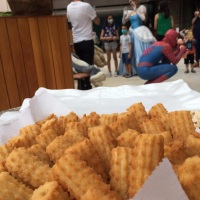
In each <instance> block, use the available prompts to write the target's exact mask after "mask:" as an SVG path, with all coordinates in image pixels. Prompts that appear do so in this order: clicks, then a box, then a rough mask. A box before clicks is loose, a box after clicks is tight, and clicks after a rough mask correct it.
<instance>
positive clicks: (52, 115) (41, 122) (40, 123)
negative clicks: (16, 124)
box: [36, 113, 57, 127]
mask: <svg viewBox="0 0 200 200" xmlns="http://www.w3.org/2000/svg"><path fill="white" fill-rule="evenodd" d="M53 118H55V119H57V116H56V115H55V114H54V113H52V114H50V115H49V116H47V117H46V118H45V119H43V120H40V121H37V122H36V124H37V125H38V126H39V127H41V126H42V125H43V124H44V123H45V122H46V121H48V120H50V119H53Z"/></svg>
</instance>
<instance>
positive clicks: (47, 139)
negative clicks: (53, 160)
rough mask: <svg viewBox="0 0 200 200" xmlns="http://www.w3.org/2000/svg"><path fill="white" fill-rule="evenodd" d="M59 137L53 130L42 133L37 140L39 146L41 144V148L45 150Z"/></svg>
mask: <svg viewBox="0 0 200 200" xmlns="http://www.w3.org/2000/svg"><path fill="white" fill-rule="evenodd" d="M57 136H58V135H57V134H56V132H55V131H54V130H53V129H48V130H46V131H44V132H42V133H41V134H40V135H38V136H37V137H36V138H35V140H36V143H37V144H40V146H41V147H42V148H44V149H46V147H47V146H48V145H49V144H50V143H51V142H52V141H53V140H54V139H55V138H56V137H57Z"/></svg>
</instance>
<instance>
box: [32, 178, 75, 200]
mask: <svg viewBox="0 0 200 200" xmlns="http://www.w3.org/2000/svg"><path fill="white" fill-rule="evenodd" d="M70 199H71V198H70V197H69V194H68V193H67V192H65V191H64V190H63V189H62V187H61V186H60V185H59V184H58V183H57V181H51V182H46V183H44V185H41V186H40V187H39V188H37V189H35V190H34V192H33V195H32V196H31V198H30V200H70Z"/></svg>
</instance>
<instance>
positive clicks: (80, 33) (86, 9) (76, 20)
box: [67, 0, 100, 65]
mask: <svg viewBox="0 0 200 200" xmlns="http://www.w3.org/2000/svg"><path fill="white" fill-rule="evenodd" d="M67 19H68V22H70V23H71V25H72V35H73V42H74V49H75V52H76V54H77V55H78V57H79V58H80V59H81V60H83V61H85V62H87V63H88V64H90V65H92V64H93V59H94V42H93V37H92V31H93V30H92V27H93V22H94V23H95V24H96V25H99V24H100V19H99V17H98V16H97V15H96V12H95V10H94V9H93V8H92V6H91V5H90V4H89V3H86V2H82V1H80V0H73V1H72V2H71V3H70V4H69V5H68V6H67Z"/></svg>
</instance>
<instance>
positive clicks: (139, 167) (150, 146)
mask: <svg viewBox="0 0 200 200" xmlns="http://www.w3.org/2000/svg"><path fill="white" fill-rule="evenodd" d="M163 157H164V139H163V137H162V136H161V135H157V134H140V135H138V136H137V137H136V138H135V140H134V150H133V159H132V163H131V171H130V176H129V191H128V194H129V198H131V197H132V196H134V195H135V194H136V193H137V191H138V190H139V189H140V188H141V187H142V185H143V184H144V182H145V180H146V179H147V178H148V177H149V175H150V174H151V173H152V171H153V170H154V169H155V168H156V166H157V165H158V164H159V162H160V161H161V160H162V158H163Z"/></svg>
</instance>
